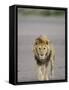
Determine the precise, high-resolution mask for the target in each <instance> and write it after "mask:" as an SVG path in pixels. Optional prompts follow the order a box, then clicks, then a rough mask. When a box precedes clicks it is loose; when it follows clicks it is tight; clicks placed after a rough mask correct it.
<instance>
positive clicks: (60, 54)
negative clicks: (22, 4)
mask: <svg viewBox="0 0 69 90" xmlns="http://www.w3.org/2000/svg"><path fill="white" fill-rule="evenodd" d="M40 35H46V36H47V37H48V38H49V39H50V40H51V41H52V43H53V44H54V47H55V50H56V60H55V75H54V77H53V79H54V80H60V79H65V11H64V10H49V9H27V8H18V82H25V81H37V80H38V79H37V73H36V70H37V68H36V62H35V60H34V57H33V52H32V47H33V42H34V40H35V39H36V38H37V37H38V36H40Z"/></svg>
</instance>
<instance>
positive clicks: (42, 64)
mask: <svg viewBox="0 0 69 90" xmlns="http://www.w3.org/2000/svg"><path fill="white" fill-rule="evenodd" d="M33 54H34V58H35V60H36V64H37V77H38V80H50V79H52V77H53V75H54V65H55V48H54V46H53V45H52V42H51V41H50V40H49V39H48V38H47V36H42V35H40V36H39V37H38V38H36V39H35V42H34V45H33Z"/></svg>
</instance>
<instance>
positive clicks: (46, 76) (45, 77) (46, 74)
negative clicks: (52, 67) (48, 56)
mask: <svg viewBox="0 0 69 90" xmlns="http://www.w3.org/2000/svg"><path fill="white" fill-rule="evenodd" d="M44 80H49V77H48V71H47V68H46V67H45V75H44Z"/></svg>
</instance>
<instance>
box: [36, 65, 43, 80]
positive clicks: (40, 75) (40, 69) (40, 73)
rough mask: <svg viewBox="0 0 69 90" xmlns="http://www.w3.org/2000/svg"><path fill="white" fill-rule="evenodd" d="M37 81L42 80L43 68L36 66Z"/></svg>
mask: <svg viewBox="0 0 69 90" xmlns="http://www.w3.org/2000/svg"><path fill="white" fill-rule="evenodd" d="M37 75H38V76H37V77H38V80H44V75H45V74H44V68H43V66H38V74H37Z"/></svg>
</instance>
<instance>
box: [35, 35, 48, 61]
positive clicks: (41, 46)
mask: <svg viewBox="0 0 69 90" xmlns="http://www.w3.org/2000/svg"><path fill="white" fill-rule="evenodd" d="M33 52H34V56H35V57H36V58H37V59H39V60H40V61H42V62H43V61H44V60H45V59H46V58H47V57H48V56H49V54H50V41H49V39H48V38H47V37H46V36H39V37H38V38H36V40H35V42H34V46H33Z"/></svg>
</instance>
